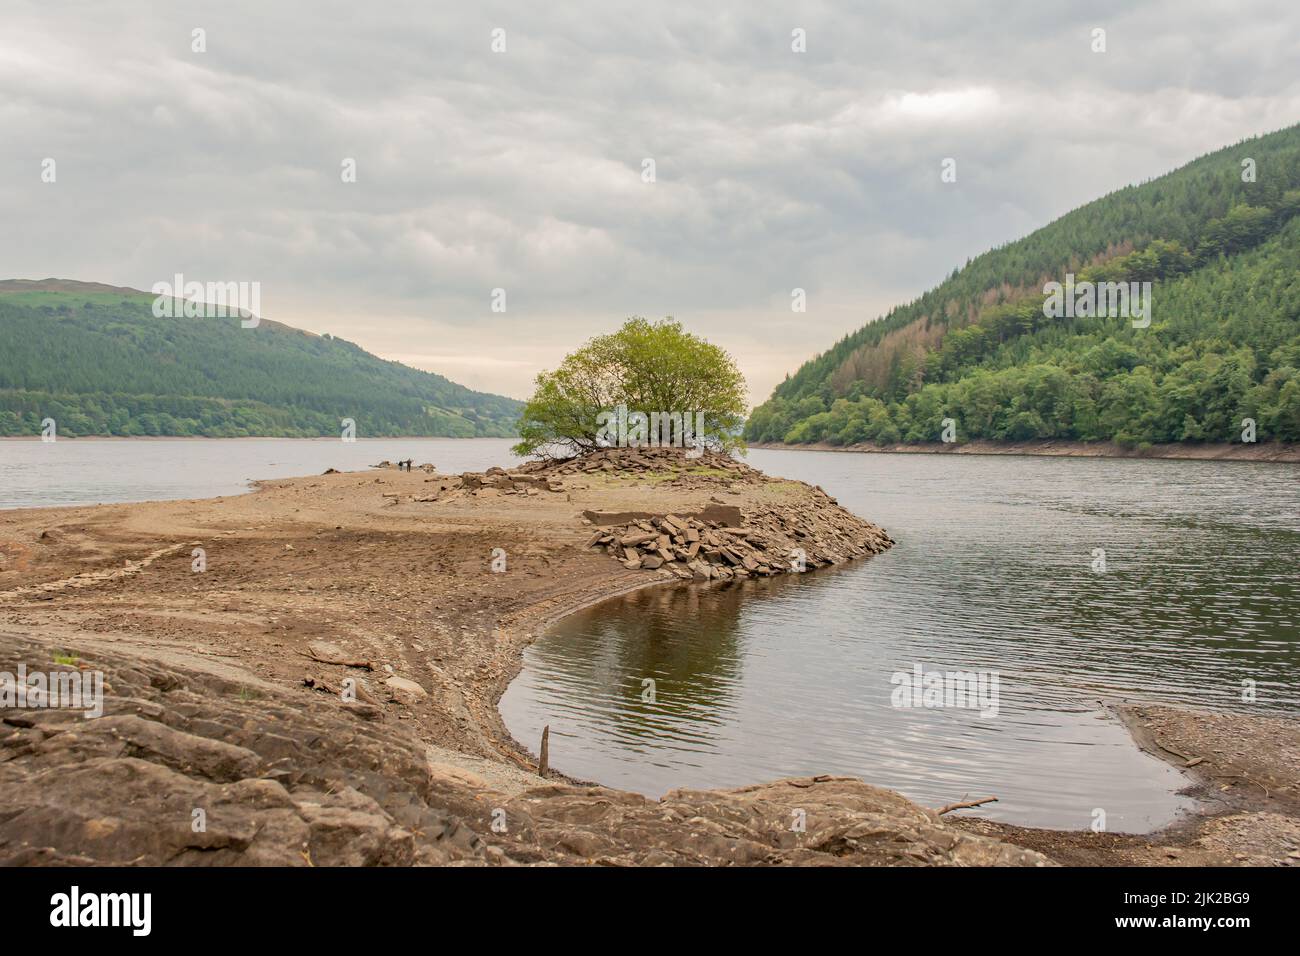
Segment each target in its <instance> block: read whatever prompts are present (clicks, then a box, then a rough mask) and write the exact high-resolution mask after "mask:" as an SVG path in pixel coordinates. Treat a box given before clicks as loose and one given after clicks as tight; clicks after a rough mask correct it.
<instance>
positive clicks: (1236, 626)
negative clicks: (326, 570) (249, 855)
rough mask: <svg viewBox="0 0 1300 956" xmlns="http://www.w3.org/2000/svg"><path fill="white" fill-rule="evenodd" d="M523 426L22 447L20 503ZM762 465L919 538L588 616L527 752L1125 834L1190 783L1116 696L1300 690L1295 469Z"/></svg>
mask: <svg viewBox="0 0 1300 956" xmlns="http://www.w3.org/2000/svg"><path fill="white" fill-rule="evenodd" d="M510 444H511V443H510V442H509V441H506V440H500V439H475V440H464V441H462V440H455V439H372V440H360V441H357V442H355V443H344V442H341V441H339V440H338V439H321V440H311V441H302V440H299V441H294V440H281V439H253V440H202V441H168V440H135V441H95V440H86V439H82V440H66V439H63V440H60V441H57V442H54V443H50V444H44V443H41V442H37V441H4V442H0V507H4V508H14V507H30V506H43V505H74V504H94V503H97V502H118V501H140V500H153V499H164V498H197V497H209V496H215V495H231V494H238V493H241V492H243V491H245V490H247V488H248V482H249V481H250V480H253V479H259V478H277V477H288V476H293V475H304V474H318V473H320V472H322V471H324V470H325V469H327V468H331V467H333V468H339V469H343V470H349V469H361V468H365V467H367V466H369V465H371V464H374V463H375V462H378V461H380V460H383V459H389V460H397V459H399V458H408V457H413V458H414V459H415V461H416V463H417V464H418V463H422V462H426V461H429V462H433V463H434V464H436V465H437V466H438V467H439V469H441V470H442V471H444V472H455V471H463V470H482V469H484V468H486V467H488V466H490V465H493V464H504V463H507V462H508V461H509V459H510V455H509V450H508V449H509V446H510ZM750 462H751V463H752V464H754V465H755V466H756V467H759V468H762V469H763V470H765V471H767V472H768V473H769V474H773V475H780V476H783V477H790V478H800V479H803V480H805V481H808V482H811V483H815V484H820V485H821V486H822V487H823V488H825V489H826V490H827V491H828V492H830V493H831V494H833V495H835V496H836V497H838V498H839V500H840V502H841V504H843V505H844V506H845V507H847V508H849V509H850V510H852V511H855V512H856V513H858V514H860V515H862V516H863V517H866V518H868V519H870V520H872V521H875V522H877V523H879V524H881V525H883V526H884V527H885V528H886V529H888V530H889V532H890V533H891V534H892V535H893V536H894V538H895V539H897V541H898V544H897V546H896V547H895V548H894V549H892V550H891V551H889V552H887V553H885V554H883V555H879V556H877V557H875V558H872V559H870V560H867V561H862V562H857V563H855V564H851V565H847V566H843V567H840V568H836V569H832V570H827V571H818V572H816V573H814V574H808V575H802V576H798V577H789V578H778V579H772V580H756V581H747V582H737V583H734V584H731V585H723V586H718V585H713V586H707V587H704V586H698V585H683V586H676V587H670V588H654V589H649V590H646V591H642V592H640V593H636V594H633V595H630V596H627V597H624V598H620V599H616V600H613V601H609V602H606V603H604V604H601V605H599V606H597V607H593V608H589V609H587V610H586V611H583V612H581V613H579V614H576V615H572V616H570V617H568V618H566V619H565V620H564V621H562V622H561V623H560V624H559V625H558V626H557V627H555V628H554V629H553V630H552V631H550V632H549V633H547V634H546V635H544V636H542V637H541V638H540V639H539V640H538V641H537V642H536V643H535V644H534V645H533V646H531V647H530V648H529V649H528V650H527V652H526V654H525V666H524V669H523V671H522V673H521V674H520V675H519V677H518V678H517V679H516V680H515V681H514V682H513V683H512V684H511V686H510V688H509V689H508V691H507V692H506V695H505V697H504V698H503V699H502V702H501V713H502V716H503V718H504V720H505V722H506V725H507V727H508V728H509V730H510V731H511V733H512V734H513V735H514V736H515V737H516V739H518V740H520V741H522V742H524V743H525V744H527V745H530V746H532V747H535V746H536V744H537V741H538V739H539V736H540V733H541V728H542V727H543V726H544V725H548V724H549V725H550V727H551V761H552V766H554V767H556V768H557V769H559V770H562V771H564V772H565V773H567V774H570V775H571V776H574V777H578V778H581V779H587V780H593V781H597V782H600V783H604V784H608V785H610V786H616V787H622V788H626V789H631V790H636V791H640V792H642V793H646V794H650V795H658V794H661V793H663V792H664V791H666V790H668V789H670V788H673V787H679V786H691V787H713V786H739V785H744V784H748V783H755V782H759V781H763V780H767V779H772V778H774V777H779V776H787V775H799V774H812V773H838V774H847V775H852V776H858V777H861V778H863V779H865V780H867V781H868V782H870V783H874V784H878V785H880V786H885V787H889V788H892V789H896V790H899V791H900V792H902V793H904V794H906V795H907V796H909V797H911V798H913V799H915V800H917V801H919V802H921V803H925V804H927V805H930V806H939V805H941V804H946V803H950V802H954V801H957V800H961V799H963V798H964V797H971V798H974V797H984V796H989V795H996V796H997V797H998V798H999V802H998V803H996V804H992V805H989V806H986V807H984V808H982V809H981V810H978V811H973V812H976V813H980V814H983V815H985V816H988V817H992V818H994V819H1001V820H1007V821H1011V822H1016V823H1021V824H1027V825H1034V826H1051V827H1065V828H1085V827H1088V826H1089V825H1090V824H1091V822H1092V820H1093V819H1094V814H1095V812H1096V811H1097V810H1098V809H1100V810H1104V811H1105V814H1106V826H1107V829H1109V830H1112V831H1125V830H1127V831H1145V830H1150V829H1152V828H1155V827H1158V826H1160V825H1162V824H1164V823H1166V822H1168V821H1169V820H1171V819H1173V818H1174V817H1175V816H1176V815H1177V814H1178V813H1179V812H1180V811H1181V810H1183V809H1185V808H1187V807H1188V806H1189V803H1188V802H1187V801H1186V799H1185V798H1182V797H1179V796H1178V795H1177V794H1176V791H1177V789H1178V788H1179V787H1181V786H1183V785H1184V784H1185V783H1186V780H1185V778H1184V777H1183V776H1182V775H1181V774H1179V773H1178V772H1177V771H1176V770H1174V769H1172V768H1171V767H1169V766H1168V765H1167V764H1165V763H1164V762H1163V761H1160V760H1157V759H1155V758H1154V757H1151V756H1148V755H1146V754H1143V753H1141V752H1140V751H1138V750H1137V748H1136V747H1135V746H1134V745H1133V743H1132V741H1131V740H1130V739H1129V736H1128V734H1127V732H1126V731H1125V730H1124V729H1123V728H1122V727H1121V726H1120V725H1119V724H1118V722H1117V721H1115V720H1114V719H1113V718H1112V717H1110V716H1109V715H1108V714H1107V713H1106V711H1105V710H1104V708H1103V707H1102V706H1101V704H1100V703H1099V702H1101V701H1113V700H1117V699H1134V700H1151V701H1169V702H1175V703H1183V704H1189V705H1193V706H1197V707H1203V708H1208V709H1213V710H1241V711H1244V712H1249V713H1268V714H1295V713H1297V710H1298V709H1300V708H1298V706H1297V702H1298V701H1300V666H1297V665H1300V635H1298V628H1297V623H1296V622H1297V618H1298V617H1300V613H1298V612H1300V594H1298V580H1297V558H1298V557H1300V467H1297V466H1294V465H1269V464H1256V463H1244V462H1232V463H1215V462H1194V461H1177V462H1174V461H1138V460H1105V459H1071V458H1025V457H976V456H962V457H956V456H945V455H859V454H833V453H818V452H801V451H767V450H758V451H754V452H752V453H751V454H750ZM1099 549H1100V551H1104V569H1103V568H1102V566H1101V564H1100V563H1099V562H1100V558H1101V555H1100V553H1099ZM918 667H919V668H920V669H921V670H922V671H923V672H924V673H926V674H930V673H934V672H938V673H939V674H941V675H942V674H946V673H948V672H973V673H976V674H980V675H982V676H984V677H985V678H986V680H988V681H989V683H988V684H987V685H986V689H987V690H992V689H993V684H992V683H991V681H992V678H994V677H996V681H997V683H996V691H997V694H996V704H997V706H996V713H995V714H994V713H990V712H989V711H990V708H988V707H984V708H983V709H984V713H983V714H981V711H980V710H977V709H972V708H962V707H950V706H944V707H925V706H911V707H898V706H894V704H895V703H897V702H899V701H898V700H897V699H896V696H895V691H897V690H898V689H899V685H898V684H896V683H893V681H894V680H895V678H896V676H897V675H911V674H913V673H915V670H916V668H918ZM648 680H649V681H653V682H654V683H653V685H648V684H647V683H646V682H647V681H648ZM1243 682H1253V684H1243ZM651 686H652V688H653V691H654V693H653V698H652V699H648V698H647V695H646V692H647V688H648V687H651ZM1252 687H1253V696H1254V699H1253V700H1250V699H1247V698H1249V697H1250V696H1251V695H1250V694H1249V693H1248V692H1247V691H1248V690H1249V689H1250V688H1252ZM910 699H911V698H908V700H910ZM918 702H922V703H923V701H918ZM985 703H987V700H986V701H985Z"/></svg>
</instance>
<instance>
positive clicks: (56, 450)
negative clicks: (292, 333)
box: [0, 438, 514, 508]
mask: <svg viewBox="0 0 1300 956" xmlns="http://www.w3.org/2000/svg"><path fill="white" fill-rule="evenodd" d="M512 444H514V442H512V441H509V440H507V439H504V438H469V439H457V438H374V439H359V440H357V441H355V442H345V441H342V440H340V439H338V438H319V439H283V438H236V439H223V438H205V439H193V440H190V439H182V440H175V439H165V438H161V439H149V438H136V439H128V440H124V441H113V440H96V439H93V438H80V439H66V438H61V439H59V440H58V441H53V442H41V441H0V508H42V507H54V506H58V505H85V504H92V505H93V504H101V503H102V504H107V503H110V502H121V501H162V500H165V499H175V498H215V497H217V496H218V495H237V494H241V493H243V492H245V491H248V488H249V482H250V481H254V480H257V479H263V478H292V477H295V476H298V475H313V474H320V473H321V472H323V471H325V470H326V469H327V468H337V469H339V470H340V471H356V470H360V469H363V468H368V467H370V466H371V465H373V464H375V463H377V462H380V461H384V460H385V459H387V460H388V461H397V460H399V459H400V460H403V461H405V460H406V459H407V458H414V459H415V463H416V464H417V465H419V464H422V463H424V462H433V463H434V464H435V465H437V466H438V468H439V469H440V470H441V471H443V472H447V473H450V472H458V471H475V470H477V471H481V470H483V469H485V468H489V467H491V466H492V465H504V464H506V463H507V462H509V461H511V460H512V459H513V457H514V456H512V455H511V454H510V446H511V445H512Z"/></svg>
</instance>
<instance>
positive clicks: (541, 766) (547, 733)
mask: <svg viewBox="0 0 1300 956" xmlns="http://www.w3.org/2000/svg"><path fill="white" fill-rule="evenodd" d="M550 742H551V725H550V724H547V725H546V726H545V727H543V728H542V754H541V756H540V757H538V758H537V776H539V777H545V776H546V769H547V764H548V763H549V762H550V750H551V746H550Z"/></svg>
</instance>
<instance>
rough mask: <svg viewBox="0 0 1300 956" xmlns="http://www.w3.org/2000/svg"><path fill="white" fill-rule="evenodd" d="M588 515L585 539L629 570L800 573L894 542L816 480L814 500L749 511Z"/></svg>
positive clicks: (684, 575)
mask: <svg viewBox="0 0 1300 956" xmlns="http://www.w3.org/2000/svg"><path fill="white" fill-rule="evenodd" d="M587 517H588V520H590V521H591V522H592V524H594V525H596V526H597V528H598V530H597V531H596V533H595V534H594V535H592V537H591V540H590V541H588V542H587V547H589V548H604V549H605V551H606V552H607V553H608V554H610V555H612V556H614V557H615V558H617V559H618V560H620V561H621V562H622V563H623V566H624V567H625V568H627V569H628V570H630V571H636V570H639V569H645V570H651V571H660V572H661V573H662V572H665V571H666V572H667V573H670V574H674V575H676V576H677V577H679V578H681V579H682V580H685V581H708V580H713V579H718V580H730V579H733V578H747V577H770V576H773V575H777V574H790V573H799V572H802V571H808V570H812V569H813V568H822V567H827V566H828V565H833V564H841V563H843V562H845V561H850V560H852V559H854V558H859V557H862V556H864V555H869V554H879V553H880V552H882V551H885V550H887V549H888V548H890V547H892V546H893V544H894V540H893V539H892V538H891V537H890V536H889V535H888V533H886V532H885V530H884V529H883V528H880V527H878V526H876V525H874V524H871V523H870V522H868V521H863V520H862V519H861V518H858V517H856V516H855V515H853V514H850V513H849V512H848V511H845V510H844V509H843V508H841V507H839V505H838V504H836V502H835V499H833V498H831V497H830V496H829V495H827V494H825V493H824V492H823V491H821V489H818V488H814V489H813V490H812V502H811V506H810V505H809V503H808V502H807V501H806V500H805V501H804V502H803V503H801V504H800V506H798V507H789V508H781V507H763V508H754V509H751V510H750V511H749V512H748V513H742V512H741V510H740V509H739V508H735V507H712V506H711V507H710V508H706V509H704V510H703V511H700V512H697V513H695V514H666V515H637V516H630V519H629V516H626V515H617V516H614V515H609V516H603V515H600V514H598V513H591V512H589V513H588V515H587ZM619 519H623V520H619Z"/></svg>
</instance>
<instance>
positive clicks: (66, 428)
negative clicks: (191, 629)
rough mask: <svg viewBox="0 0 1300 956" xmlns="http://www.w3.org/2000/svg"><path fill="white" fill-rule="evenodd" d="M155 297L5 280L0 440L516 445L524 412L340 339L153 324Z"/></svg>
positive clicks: (216, 323) (270, 327) (220, 324)
mask: <svg viewBox="0 0 1300 956" xmlns="http://www.w3.org/2000/svg"><path fill="white" fill-rule="evenodd" d="M152 303H153V296H151V295H148V294H145V293H142V292H138V291H136V290H132V289H115V288H113V287H110V286H103V285H98V284H94V283H76V282H67V281H60V280H51V281H44V282H27V281H8V282H0V435H6V436H7V435H37V434H39V433H40V422H41V420H42V419H43V418H47V417H49V418H53V419H54V420H55V421H56V422H57V424H58V434H59V435H60V436H83V435H202V436H207V437H214V438H217V437H243V436H254V435H258V436H277V437H295V438H297V437H309V436H324V435H328V436H337V435H338V434H339V433H340V424H339V423H340V421H341V420H342V419H344V418H352V419H354V420H355V421H356V434H357V436H358V437H360V438H377V437H382V436H391V435H429V436H450V437H457V438H470V437H478V436H490V437H510V436H513V435H514V434H515V423H516V422H517V421H518V418H519V411H520V409H521V408H522V404H521V403H520V402H517V401H515V400H514V399H510V398H503V397H501V396H499V395H488V394H485V393H483V392H475V391H471V390H470V389H468V388H465V387H464V386H461V385H457V384H456V383H455V382H451V381H448V380H447V379H445V378H443V377H442V376H441V375H434V374H432V373H430V372H422V371H419V370H418V369H413V368H409V367H407V366H405V365H402V364H400V363H398V362H387V361H384V360H383V359H380V358H377V357H376V356H374V355H371V354H370V353H369V352H366V351H364V350H362V349H361V348H359V347H358V346H356V345H353V344H352V343H351V342H346V341H344V340H343V339H338V338H334V337H331V336H328V335H324V336H318V335H313V334H311V333H308V332H303V331H300V330H298V329H292V328H289V327H288V326H285V325H281V324H279V323H276V322H268V321H265V320H263V321H262V322H261V324H260V325H258V326H257V327H256V328H249V329H245V328H242V327H241V326H240V322H239V319H237V318H175V319H172V318H161V319H160V318H155V317H154V315H153V311H152Z"/></svg>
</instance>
